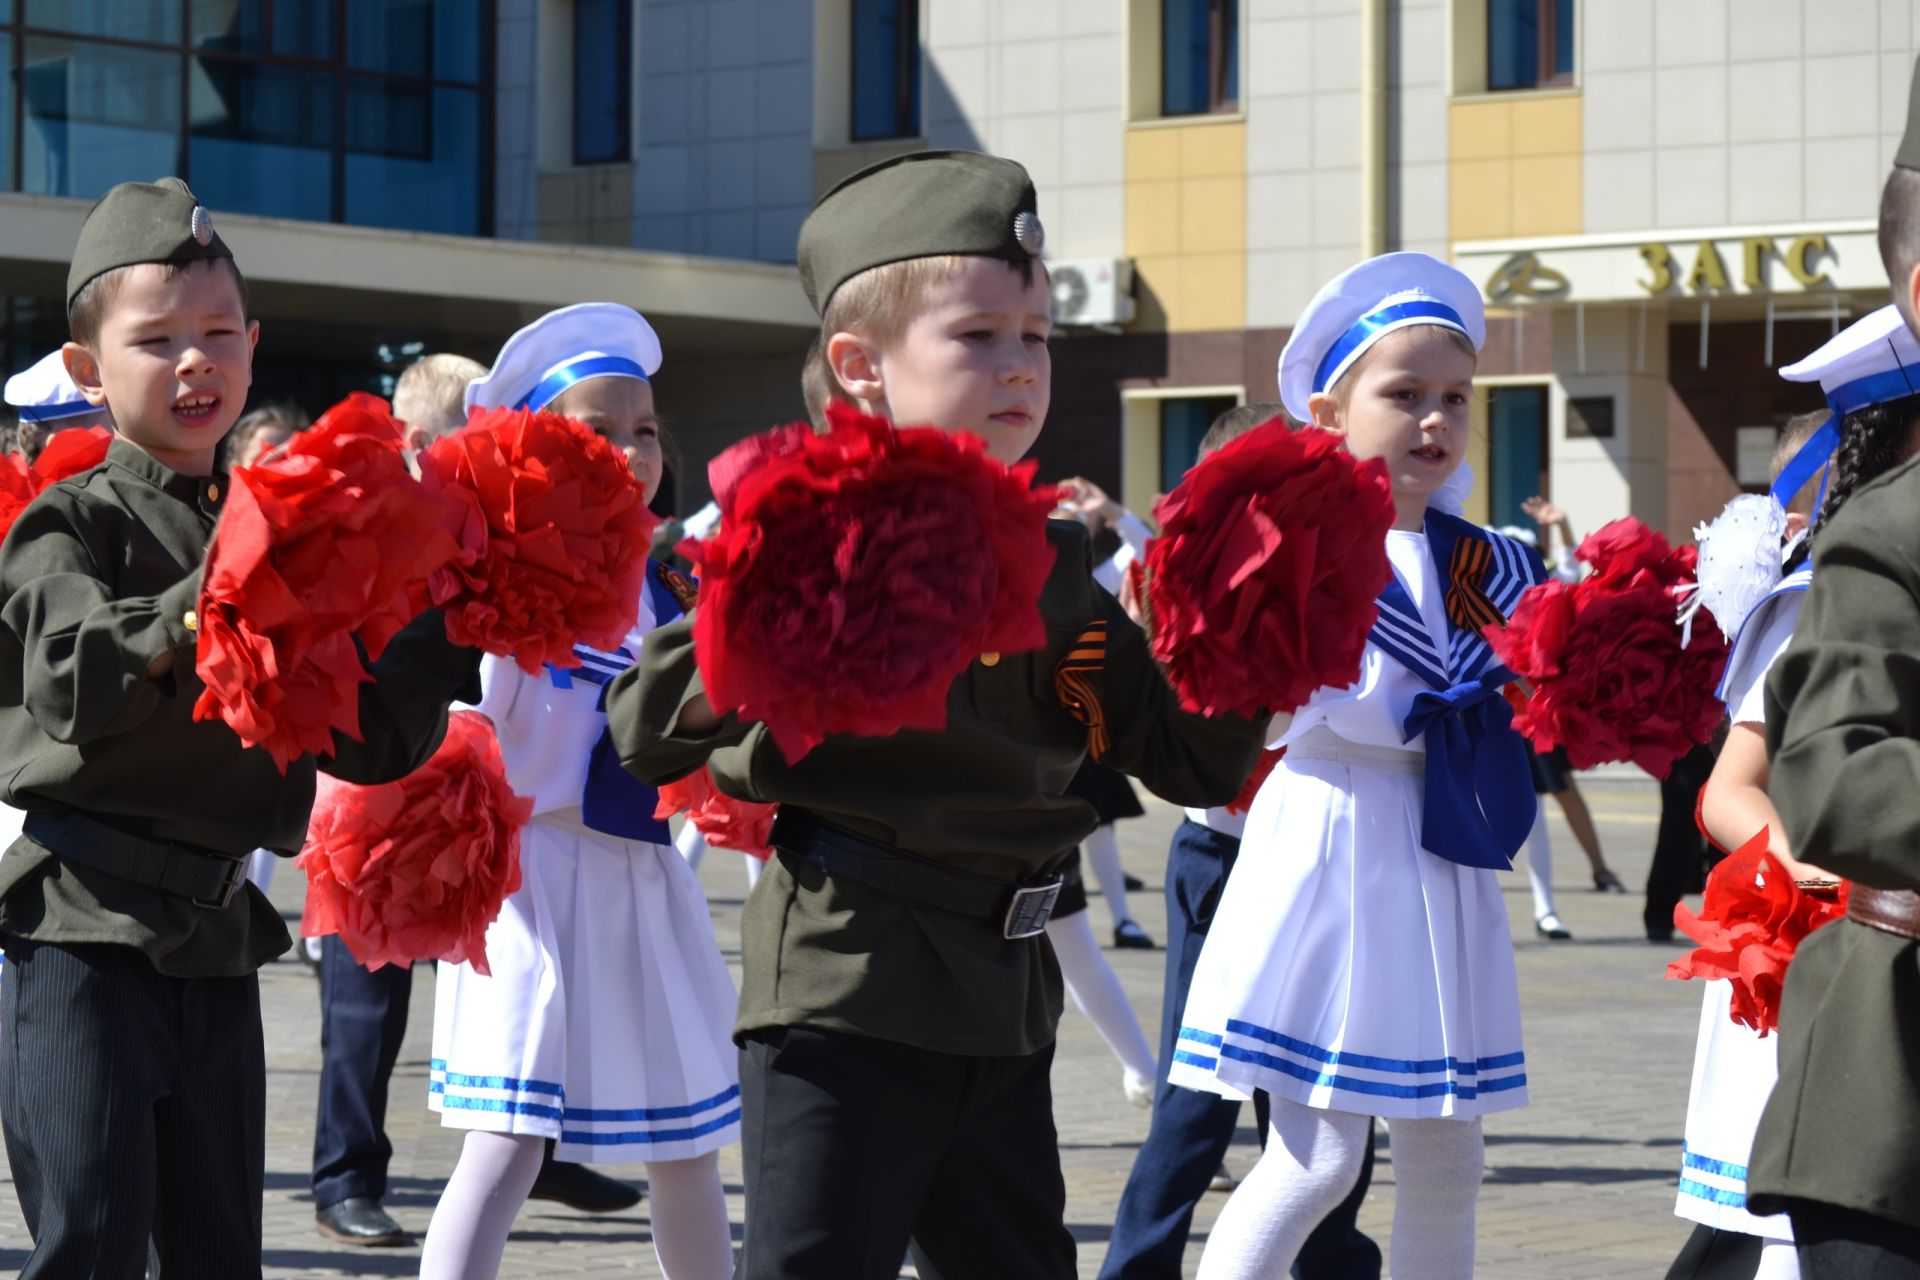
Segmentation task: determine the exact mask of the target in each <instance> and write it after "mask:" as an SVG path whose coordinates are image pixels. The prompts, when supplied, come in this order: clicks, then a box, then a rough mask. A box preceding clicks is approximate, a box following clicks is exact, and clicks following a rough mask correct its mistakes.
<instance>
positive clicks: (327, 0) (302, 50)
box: [273, 0, 334, 59]
mask: <svg viewBox="0 0 1920 1280" xmlns="http://www.w3.org/2000/svg"><path fill="white" fill-rule="evenodd" d="M333 19H334V3H333V0H273V51H274V52H275V53H285V54H290V55H292V56H294V57H297V58H327V59H331V58H332V57H333V26H334V22H333Z"/></svg>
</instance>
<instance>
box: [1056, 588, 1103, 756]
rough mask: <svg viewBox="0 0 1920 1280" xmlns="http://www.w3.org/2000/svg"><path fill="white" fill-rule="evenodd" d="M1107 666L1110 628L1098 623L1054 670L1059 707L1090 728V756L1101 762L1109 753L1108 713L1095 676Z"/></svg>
mask: <svg viewBox="0 0 1920 1280" xmlns="http://www.w3.org/2000/svg"><path fill="white" fill-rule="evenodd" d="M1106 665H1107V624H1106V623H1105V622H1096V623H1094V624H1093V625H1091V626H1089V627H1088V628H1087V629H1086V630H1085V631H1082V632H1081V633H1080V637H1079V639H1077V640H1075V641H1074V642H1073V647H1072V648H1070V649H1068V650H1067V656H1066V657H1064V658H1062V659H1060V665H1059V666H1058V667H1056V668H1054V673H1053V688H1054V692H1055V694H1056V695H1058V697H1059V699H1060V705H1061V706H1063V707H1065V708H1066V709H1067V712H1068V714H1070V715H1071V716H1072V717H1073V718H1074V719H1075V720H1078V721H1079V722H1080V723H1081V724H1083V725H1085V726H1086V727H1087V754H1088V755H1091V756H1092V757H1093V758H1094V759H1095V760H1099V759H1100V758H1101V757H1102V756H1104V755H1106V753H1107V746H1108V738H1107V713H1106V709H1105V708H1104V707H1102V706H1101V705H1100V694H1099V691H1098V690H1096V689H1095V688H1094V686H1093V680H1092V678H1091V677H1092V676H1093V675H1094V674H1095V673H1097V672H1099V671H1102V670H1104V669H1105V668H1106Z"/></svg>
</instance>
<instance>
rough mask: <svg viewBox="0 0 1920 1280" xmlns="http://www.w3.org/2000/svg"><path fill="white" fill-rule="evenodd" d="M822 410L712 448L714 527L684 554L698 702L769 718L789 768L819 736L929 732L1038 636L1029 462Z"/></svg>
mask: <svg viewBox="0 0 1920 1280" xmlns="http://www.w3.org/2000/svg"><path fill="white" fill-rule="evenodd" d="M828 419H829V426H830V430H829V431H828V432H827V433H826V434H824V435H818V434H815V433H814V431H813V430H812V429H811V428H810V427H808V426H807V425H806V424H804V423H801V424H796V425H793V426H788V427H781V428H779V429H777V430H774V431H770V432H767V433H766V434H764V435H760V436H756V437H753V438H752V439H749V440H745V441H743V442H741V443H740V444H738V445H735V446H734V447H733V448H731V449H729V450H727V451H726V452H725V453H723V454H721V455H720V456H719V457H718V458H716V459H714V461H713V464H712V466H711V467H710V468H709V470H708V476H709V478H710V479H711V480H712V482H713V491H714V497H715V500H716V501H717V502H718V503H719V504H720V512H721V518H720V531H719V533H717V534H716V535H715V536H713V537H712V538H709V539H707V540H706V541H704V542H698V543H694V542H689V543H686V544H683V546H682V547H681V553H682V554H683V555H686V556H687V557H688V558H689V559H691V560H694V561H695V562H696V563H698V565H699V566H700V607H699V609H698V610H697V611H696V612H695V614H694V624H693V634H694V652H695V654H696V655H697V657H698V661H699V664H700V674H701V675H702V677H704V679H705V682H706V688H707V697H708V699H709V700H710V701H711V702H712V704H713V706H714V707H715V708H716V709H717V710H720V711H738V712H740V713H741V714H742V715H743V716H745V717H747V718H748V719H753V720H760V721H763V722H765V724H766V725H767V728H768V730H769V731H770V732H771V733H772V735H773V739H774V741H775V743H777V744H778V745H779V747H780V750H781V752H782V753H783V754H784V755H785V756H786V758H787V759H788V760H789V761H793V760H798V759H800V758H801V757H802V756H804V755H805V754H806V753H807V752H808V751H810V750H812V749H813V747H814V746H815V745H816V744H818V743H819V742H820V741H821V740H822V739H823V738H825V737H826V736H827V735H828V734H833V733H846V734H861V735H866V736H870V737H884V736H886V735H888V734H892V733H895V732H897V731H899V730H901V729H928V730H938V729H941V728H943V727H945V725H946V722H947V691H948V689H949V687H950V686H951V685H952V684H953V682H954V680H955V679H956V678H957V677H958V676H959V675H960V674H961V673H962V672H963V671H964V670H965V669H966V667H967V664H968V663H970V662H972V661H973V660H974V659H975V658H976V657H979V656H980V655H981V654H983V653H989V652H996V653H1018V652H1021V651H1023V650H1028V649H1036V648H1038V647H1039V646H1040V645H1041V644H1042V643H1043V642H1044V640H1045V638H1046V632H1045V628H1044V625H1043V624H1042V622H1041V619H1040V609H1039V600H1040V590H1041V588H1042V587H1043V586H1045V585H1046V580H1047V575H1048V573H1049V572H1050V571H1051V569H1052V567H1053V559H1054V552H1053V548H1052V547H1051V546H1050V545H1049V544H1048V542H1047V538H1046V521H1047V514H1048V512H1050V511H1051V510H1052V508H1053V504H1054V494H1053V491H1052V490H1050V489H1048V490H1040V491H1035V490H1034V489H1033V487H1032V483H1033V472H1034V466H1033V464H1032V463H1022V464H1020V465H1018V466H1014V467H1007V466H1003V465H1002V464H1000V463H998V462H996V461H994V460H993V459H992V458H990V457H988V456H987V454H986V452H985V448H984V446H983V445H982V444H981V442H980V441H979V440H978V439H976V438H974V437H973V436H969V435H961V434H954V433H949V432H946V431H940V430H936V429H934V428H931V427H913V428H907V429H903V430H898V431H896V430H895V429H894V428H893V427H892V426H890V425H889V424H888V423H886V422H885V421H883V420H881V419H879V418H871V417H866V416H864V415H861V414H859V413H856V412H854V411H852V410H850V409H848V408H846V407H844V406H835V407H833V408H830V409H829V410H828Z"/></svg>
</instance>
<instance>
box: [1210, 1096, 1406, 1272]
mask: <svg viewBox="0 0 1920 1280" xmlns="http://www.w3.org/2000/svg"><path fill="white" fill-rule="evenodd" d="M1372 1124H1373V1121H1372V1120H1371V1119H1370V1118H1368V1117H1367V1116H1359V1115H1354V1114H1353V1113H1352V1112H1350V1111H1323V1110H1321V1109H1320V1108H1318V1107H1308V1106H1303V1105H1301V1104H1300V1103H1298V1102H1294V1101H1292V1100H1291V1099H1287V1098H1275V1099H1273V1132H1272V1133H1271V1134H1269V1135H1268V1138H1267V1149H1266V1150H1265V1151H1263V1152H1261V1153H1260V1159H1259V1160H1258V1161H1256V1162H1255V1164H1254V1166H1253V1171H1252V1172H1251V1173H1249V1174H1247V1176H1246V1177H1244V1178H1242V1179H1241V1180H1240V1185H1239V1186H1238V1187H1235V1188H1234V1191H1233V1194H1232V1195H1231V1196H1229V1197H1228V1198H1227V1203H1226V1206H1225V1207H1224V1208H1223V1209H1221V1210H1220V1217H1219V1218H1218V1219H1217V1220H1216V1221H1215V1222H1214V1224H1213V1230H1212V1231H1211V1232H1210V1233H1209V1234H1208V1236H1207V1248H1206V1252H1205V1253H1203V1254H1201V1255H1200V1272H1199V1277H1200V1280H1273V1277H1277V1276H1284V1275H1286V1274H1287V1272H1288V1271H1289V1270H1290V1269H1291V1268H1292V1267H1293V1261H1294V1259H1295V1258H1296V1257H1297V1256H1298V1255H1299V1253H1300V1246H1301V1245H1303V1244H1305V1243H1306V1242H1307V1237H1308V1236H1309V1235H1310V1234H1312V1232H1313V1229H1314V1228H1315V1227H1317V1226H1319V1225H1320V1222H1321V1220H1322V1219H1323V1218H1325V1217H1326V1216H1327V1215H1328V1214H1329V1213H1332V1212H1333V1211H1334V1210H1335V1209H1337V1208H1339V1207H1340V1202H1341V1201H1342V1200H1344V1199H1346V1198H1347V1193H1348V1192H1350V1191H1352V1190H1353V1184H1354V1181H1355V1180H1356V1179H1358V1178H1359V1176H1360V1162H1361V1160H1363V1159H1364V1158H1365V1157H1366V1153H1367V1129H1368V1128H1369V1126H1371V1125H1372ZM1394 1170H1395V1173H1396V1176H1397V1174H1398V1171H1399V1151H1398V1147H1397V1144H1396V1149H1395V1152H1394ZM1394 1277H1395V1280H1399V1277H1400V1273H1399V1271H1398V1270H1396V1271H1395V1272H1394Z"/></svg>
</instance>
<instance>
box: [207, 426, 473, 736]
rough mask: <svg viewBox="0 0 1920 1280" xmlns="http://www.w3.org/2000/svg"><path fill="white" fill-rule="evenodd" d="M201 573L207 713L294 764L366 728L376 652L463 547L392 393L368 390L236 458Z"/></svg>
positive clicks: (415, 611) (420, 605) (422, 602)
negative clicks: (277, 441)
mask: <svg viewBox="0 0 1920 1280" xmlns="http://www.w3.org/2000/svg"><path fill="white" fill-rule="evenodd" d="M230 484H231V489H232V492H231V493H230V494H229V496H228V498H227V505H226V509H225V511H224V512H223V513H222V514H221V518H220V526H219V529H218V531H217V533H216V535H215V537H214V543H213V549H212V551H211V552H210V553H209V555H208V559H207V567H206V572H205V574H204V575H203V577H202V580H201V587H200V606H199V615H200V616H199V642H198V646H197V653H196V657H195V666H196V669H197V670H198V672H199V675H200V679H201V680H202V681H203V682H204V683H205V685H206V689H205V691H204V692H202V693H201V695H200V698H199V701H198V702H196V703H195V704H194V708H193V714H194V718H195V719H198V720H211V719H213V718H215V717H216V716H217V717H219V718H220V719H222V720H224V721H226V723H227V724H228V725H229V726H230V727H231V728H232V729H233V731H234V732H235V733H237V734H239V735H240V740H241V741H242V742H244V743H246V744H247V745H248V746H250V747H251V746H259V747H264V748H266V750H267V751H268V752H270V753H271V754H272V756H273V759H274V763H276V764H277V765H279V766H280V769H281V771H282V772H284V771H285V770H286V767H287V765H288V764H289V763H290V762H291V761H292V760H294V759H295V758H296V757H298V756H300V755H302V754H304V753H306V752H313V753H315V754H320V753H325V752H327V751H330V750H331V749H332V746H333V733H334V731H335V730H338V731H340V732H341V733H344V734H346V735H348V736H349V737H353V738H358V737H359V736H360V708H359V687H360V686H361V685H362V684H365V683H367V682H368V680H369V679H370V677H369V676H368V675H367V673H366V670H365V665H364V664H363V663H362V662H361V660H360V655H359V653H358V651H357V650H356V649H355V647H354V643H353V636H354V634H356V633H357V634H358V635H359V636H360V638H361V640H362V641H363V642H364V643H365V645H366V648H367V653H368V656H369V657H374V658H377V657H378V656H379V655H380V653H381V651H382V650H384V649H385V648H386V645H387V642H388V641H389V640H390V639H392V638H393V635H394V633H395V632H397V631H399V630H400V628H402V627H404V626H406V625H407V623H409V622H411V621H412V620H413V619H414V618H415V617H417V616H419V614H420V612H421V611H422V610H423V609H425V608H426V607H427V589H426V583H427V576H428V575H429V574H430V573H432V572H433V571H434V570H436V569H438V568H440V567H441V566H442V565H445V564H446V563H447V562H448V561H449V560H450V559H452V558H453V557H454V556H455V555H456V554H458V551H459V548H458V547H457V546H456V545H455V543H454V541H453V539H452V537H451V536H449V535H448V533H447V532H446V530H445V528H444V527H443V526H444V524H445V521H446V514H445V508H444V507H443V505H442V503H441V502H440V501H439V500H438V499H437V498H436V497H434V496H433V495H432V494H430V493H428V492H427V491H426V490H425V489H423V488H422V487H421V486H420V485H419V483H418V482H416V481H415V480H414V479H413V477H412V476H411V475H410V474H409V473H408V471H407V464H406V462H405V460H404V459H403V457H402V454H401V428H400V424H399V423H398V422H397V421H395V419H394V418H393V416H392V414H390V413H389V412H388V411H387V404H386V401H384V400H380V399H378V398H377V397H374V396H370V395H367V394H365V393H363V392H356V393H354V394H353V395H351V396H349V397H348V398H347V399H345V400H343V401H341V402H340V403H339V404H337V405H335V406H333V408H331V409H329V410H327V412H326V413H324V414H323V415H321V417H320V420H319V421H318V422H315V423H314V424H313V426H312V427H311V428H309V429H308V430H306V431H304V432H301V433H300V434H299V435H296V436H295V437H294V438H293V439H292V440H291V441H289V442H288V443H287V444H286V446H285V447H284V448H282V449H280V450H278V451H277V452H275V453H274V454H273V455H272V456H270V457H269V458H268V459H267V460H266V461H264V462H262V463H260V464H259V465H258V466H253V467H240V468H237V469H236V470H235V471H234V473H233V476H232V479H231V482H230Z"/></svg>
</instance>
